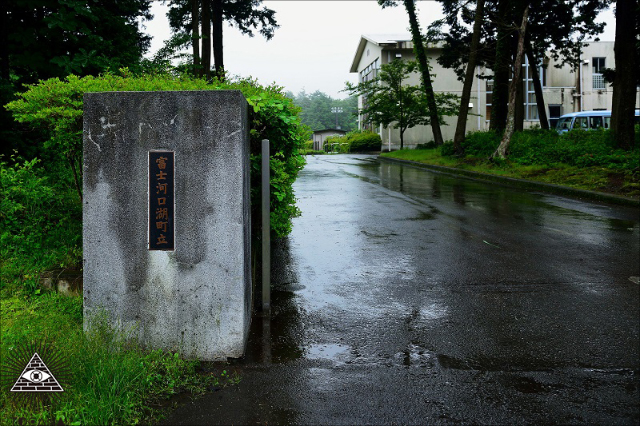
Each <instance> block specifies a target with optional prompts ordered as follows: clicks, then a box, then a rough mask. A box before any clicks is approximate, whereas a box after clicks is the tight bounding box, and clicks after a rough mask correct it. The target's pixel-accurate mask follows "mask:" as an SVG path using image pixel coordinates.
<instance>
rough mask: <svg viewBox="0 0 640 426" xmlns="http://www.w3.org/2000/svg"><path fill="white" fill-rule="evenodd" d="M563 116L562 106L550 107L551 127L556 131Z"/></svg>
mask: <svg viewBox="0 0 640 426" xmlns="http://www.w3.org/2000/svg"><path fill="white" fill-rule="evenodd" d="M561 115H562V105H549V127H551V128H552V129H555V128H556V125H557V124H558V119H559V118H560V116H561Z"/></svg>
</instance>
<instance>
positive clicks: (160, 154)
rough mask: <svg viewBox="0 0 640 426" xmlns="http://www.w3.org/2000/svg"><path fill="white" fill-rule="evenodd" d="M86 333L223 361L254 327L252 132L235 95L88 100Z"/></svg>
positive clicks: (240, 349)
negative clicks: (101, 323)
mask: <svg viewBox="0 0 640 426" xmlns="http://www.w3.org/2000/svg"><path fill="white" fill-rule="evenodd" d="M83 143H84V170H83V176H84V181H83V189H84V199H83V223H84V228H83V246H84V313H85V329H87V327H88V326H89V323H88V321H89V320H90V319H91V318H92V317H93V315H94V314H95V313H96V312H99V311H102V312H106V314H107V317H108V318H109V321H111V323H112V324H114V325H116V326H117V327H125V328H127V327H135V330H136V331H135V333H136V335H137V337H138V339H139V340H140V342H141V343H143V344H144V345H147V346H149V347H152V348H161V349H168V350H170V349H180V351H181V353H183V354H184V355H185V356H187V357H192V358H198V359H201V360H223V359H226V358H227V357H240V356H242V355H243V353H244V347H245V343H246V340H247V334H248V328H249V323H250V319H251V270H250V253H251V250H250V229H251V227H250V206H249V170H250V168H249V124H248V110H247V102H246V100H245V98H244V96H243V95H242V94H241V93H240V92H239V91H174V92H106V93H87V94H85V96H84V135H83Z"/></svg>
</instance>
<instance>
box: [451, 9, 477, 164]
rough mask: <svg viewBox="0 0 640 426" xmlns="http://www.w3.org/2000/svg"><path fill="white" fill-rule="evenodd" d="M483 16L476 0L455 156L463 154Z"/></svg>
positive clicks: (454, 144) (454, 140)
mask: <svg viewBox="0 0 640 426" xmlns="http://www.w3.org/2000/svg"><path fill="white" fill-rule="evenodd" d="M483 16H484V0H477V2H476V16H475V19H474V21H473V36H472V37H471V49H470V50H469V62H468V63H467V72H466V74H465V76H464V86H463V87H462V99H461V100H460V112H459V113H458V123H457V125H456V134H455V136H454V137H453V150H454V152H455V153H456V155H462V154H463V148H462V142H464V136H465V134H466V132H467V116H468V112H469V107H468V105H469V99H471V85H472V84H473V73H474V70H475V68H476V61H477V58H478V46H479V45H480V29H481V26H482V18H483ZM478 84H480V80H478ZM478 105H479V104H478ZM478 130H479V129H478Z"/></svg>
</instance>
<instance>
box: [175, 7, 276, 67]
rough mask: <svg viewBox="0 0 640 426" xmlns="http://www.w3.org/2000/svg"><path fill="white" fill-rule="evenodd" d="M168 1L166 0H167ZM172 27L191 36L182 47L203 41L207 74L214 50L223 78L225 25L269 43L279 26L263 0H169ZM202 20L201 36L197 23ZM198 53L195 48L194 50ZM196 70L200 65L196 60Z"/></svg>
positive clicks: (200, 23) (177, 32)
mask: <svg viewBox="0 0 640 426" xmlns="http://www.w3.org/2000/svg"><path fill="white" fill-rule="evenodd" d="M165 1H167V0H165ZM168 2H169V12H168V13H167V16H168V17H169V26H170V27H171V29H172V31H173V33H174V35H175V34H189V35H190V37H188V38H187V37H185V38H184V39H183V40H184V44H183V45H182V46H181V47H187V46H188V45H190V44H191V45H192V44H194V43H198V40H202V43H201V44H202V54H201V58H202V60H201V64H202V65H201V66H202V69H203V72H204V74H205V75H207V76H210V74H211V51H212V50H213V60H214V66H215V69H216V75H218V76H220V77H223V76H224V51H223V43H222V39H223V29H224V22H225V21H226V22H227V23H229V24H230V25H232V26H234V27H236V28H237V29H238V30H240V32H241V33H242V34H245V35H248V36H249V37H253V36H254V32H256V31H257V32H258V33H259V34H260V35H262V36H263V37H265V38H266V39H267V40H271V38H273V35H274V32H275V30H276V29H277V28H278V24H277V22H276V19H275V12H274V11H273V10H271V9H268V8H267V7H260V6H261V5H262V0H168ZM194 2H195V3H199V7H200V8H199V9H197V10H198V12H199V13H195V12H194V10H195V9H194V7H195V5H194ZM198 19H200V22H199V23H198V24H199V28H200V29H201V32H200V34H198V33H197V28H198V26H197V25H196V24H195V23H196V22H197V21H198ZM193 50H194V52H195V47H194V49H193ZM193 64H194V68H195V67H196V66H197V64H196V62H195V56H194V57H193Z"/></svg>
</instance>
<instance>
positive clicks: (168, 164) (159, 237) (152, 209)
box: [149, 151, 175, 250]
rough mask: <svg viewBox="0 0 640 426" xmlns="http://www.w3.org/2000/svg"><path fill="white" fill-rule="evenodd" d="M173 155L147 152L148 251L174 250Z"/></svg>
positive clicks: (171, 153) (167, 152)
mask: <svg viewBox="0 0 640 426" xmlns="http://www.w3.org/2000/svg"><path fill="white" fill-rule="evenodd" d="M174 170H175V168H174V153H173V152H172V151H149V250H173V249H174V235H173V228H174V226H173V225H174V184H173V177H174Z"/></svg>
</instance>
